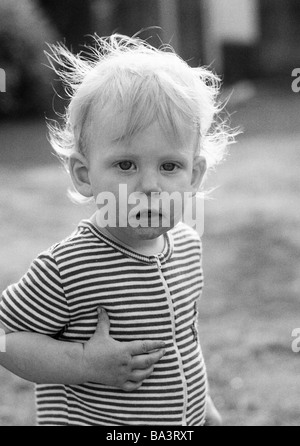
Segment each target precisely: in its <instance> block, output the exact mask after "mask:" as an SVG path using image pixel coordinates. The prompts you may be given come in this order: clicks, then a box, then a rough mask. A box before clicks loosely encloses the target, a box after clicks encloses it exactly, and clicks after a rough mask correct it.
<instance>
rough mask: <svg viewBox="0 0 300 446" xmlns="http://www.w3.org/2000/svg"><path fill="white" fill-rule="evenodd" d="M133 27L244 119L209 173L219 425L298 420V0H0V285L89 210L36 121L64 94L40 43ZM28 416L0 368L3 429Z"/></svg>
mask: <svg viewBox="0 0 300 446" xmlns="http://www.w3.org/2000/svg"><path fill="white" fill-rule="evenodd" d="M151 27H152V28H151ZM154 27H156V28H154ZM141 29H144V31H143V32H142V33H141V37H142V38H147V39H149V42H150V43H152V44H153V45H156V46H157V45H159V44H160V42H161V41H163V42H164V43H171V45H173V47H174V48H175V49H176V51H177V52H178V53H179V54H180V55H181V56H182V57H183V58H184V59H185V60H187V61H188V62H189V63H190V64H191V65H192V66H197V65H199V64H204V65H209V66H210V67H211V69H212V70H214V71H215V72H216V73H218V74H219V75H220V76H221V77H222V79H223V84H224V89H223V95H224V98H226V97H228V95H230V100H229V102H228V106H227V109H228V112H229V114H230V115H231V122H232V125H233V126H240V127H241V128H242V129H243V135H240V136H239V137H238V140H237V144H236V145H234V146H233V147H232V148H231V151H230V156H229V157H228V159H227V161H226V163H224V164H223V165H222V166H220V167H219V168H218V169H217V171H216V172H214V173H211V174H210V175H209V177H208V183H207V187H208V188H209V187H216V190H215V191H214V193H213V199H212V200H209V201H207V203H206V215H205V232H204V236H203V245H204V270H205V284H206V286H205V290H204V293H203V298H202V302H201V304H200V320H199V323H200V335H201V338H202V347H203V351H204V354H205V357H206V362H207V369H208V373H209V381H210V387H211V394H212V396H213V399H214V401H215V403H216V405H217V407H218V409H219V410H220V412H221V414H222V416H223V419H224V424H225V425H227V426H262V425H264V426H288V425H290V426H297V425H300V373H299V370H300V356H299V355H300V353H299V354H296V353H293V351H292V348H291V344H292V341H293V338H292V331H293V330H294V329H295V328H298V327H300V317H299V315H300V311H299V304H300V295H299V290H300V211H299V209H300V203H299V192H300V175H299V167H300V125H299V120H300V96H299V95H298V94H297V93H295V92H293V91H292V88H291V85H292V81H293V78H292V71H293V69H294V68H299V67H300V2H299V0H0V69H2V70H4V71H2V70H0V76H1V79H0V87H1V88H0V90H1V91H2V92H1V93H0V156H1V158H0V181H1V188H0V224H1V231H0V246H1V256H0V289H1V290H3V289H5V288H6V287H7V286H8V285H9V284H10V283H12V282H15V281H17V280H19V278H20V277H21V275H22V274H24V272H25V271H26V269H27V268H28V266H29V264H30V262H31V260H32V259H33V258H34V257H35V256H36V255H37V254H38V253H39V252H41V251H43V250H44V249H46V248H48V247H49V246H50V245H52V244H53V243H55V242H57V241H58V240H60V239H62V238H64V237H65V236H67V235H68V234H69V233H70V232H71V230H73V229H74V228H75V227H76V225H77V223H78V221H79V220H80V219H81V218H85V217H88V216H89V215H90V214H91V212H93V209H92V208H91V207H82V206H78V205H74V204H72V203H71V202H70V201H69V199H68V198H67V192H66V191H67V188H68V187H69V186H70V182H69V179H68V178H67V176H66V174H65V173H64V170H63V168H62V167H61V165H60V164H59V162H58V161H57V159H56V158H55V156H54V155H53V154H52V152H51V147H50V145H49V143H48V141H47V137H46V126H45V117H48V118H53V117H55V113H54V111H56V112H61V111H63V110H64V107H65V106H66V105H67V102H66V100H65V99H62V98H60V97H59V95H61V92H62V89H61V85H60V84H59V82H58V81H57V79H56V78H55V75H54V74H53V73H52V72H51V70H50V69H49V68H47V67H46V65H47V60H46V58H45V56H44V53H43V51H44V50H45V49H46V45H45V42H48V43H51V42H56V41H63V42H65V44H66V45H67V46H68V47H69V48H72V49H73V50H74V51H75V52H78V51H80V50H81V45H82V44H84V43H89V41H90V37H88V35H89V34H94V33H95V32H96V33H98V34H99V35H101V36H104V35H109V34H111V33H112V32H118V33H125V34H129V35H133V34H135V33H136V32H138V31H140V30H141ZM4 72H5V74H6V76H5V77H4V74H3V73H4ZM4 91H5V92H4ZM55 91H56V92H57V93H56V94H55ZM34 423H35V408H34V397H33V385H32V384H31V383H28V382H27V381H24V380H22V379H19V378H17V377H15V376H14V375H12V374H11V373H9V372H7V371H5V370H4V369H2V368H0V425H1V426H9V425H13V426H20V425H34Z"/></svg>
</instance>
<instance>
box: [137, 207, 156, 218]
mask: <svg viewBox="0 0 300 446" xmlns="http://www.w3.org/2000/svg"><path fill="white" fill-rule="evenodd" d="M162 216H163V215H162V213H161V212H157V210H149V209H145V210H142V211H139V212H138V213H137V214H136V218H141V217H143V218H145V217H148V218H155V217H162Z"/></svg>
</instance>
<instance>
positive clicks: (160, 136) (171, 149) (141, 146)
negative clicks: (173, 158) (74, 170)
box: [91, 113, 199, 155]
mask: <svg viewBox="0 0 300 446" xmlns="http://www.w3.org/2000/svg"><path fill="white" fill-rule="evenodd" d="M123 118H124V117H123V116H122V113H118V114H116V115H115V116H110V117H109V116H107V119H105V120H103V119H101V118H99V115H97V114H96V116H95V120H94V122H93V125H92V128H91V131H92V140H93V143H94V145H96V146H97V147H105V148H108V149H110V150H111V151H113V152H115V153H123V154H127V153H130V152H131V153H136V154H139V153H143V152H145V153H147V152H149V151H150V150H151V152H155V151H158V152H160V153H161V154H164V153H169V154H171V153H174V154H175V153H177V154H179V153H180V154H182V155H188V154H189V153H190V152H191V151H196V149H197V146H198V140H199V137H198V134H197V132H196V130H194V131H191V129H190V128H189V129H187V128H185V127H184V126H182V128H181V129H180V131H181V134H182V135H181V136H182V138H180V139H178V138H177V137H176V134H175V133H172V132H170V131H168V130H167V129H165V128H163V127H162V126H161V124H160V123H159V121H158V120H154V121H153V122H151V123H150V124H149V125H147V126H144V127H141V128H138V127H137V128H136V129H135V132H134V133H133V134H131V133H130V132H128V129H126V125H125V124H124V119H123Z"/></svg>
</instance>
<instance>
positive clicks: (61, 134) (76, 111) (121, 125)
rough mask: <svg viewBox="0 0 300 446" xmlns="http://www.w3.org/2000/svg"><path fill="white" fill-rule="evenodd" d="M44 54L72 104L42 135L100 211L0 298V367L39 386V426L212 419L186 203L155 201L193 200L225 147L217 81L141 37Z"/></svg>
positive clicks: (197, 255) (198, 278) (197, 256)
mask: <svg viewBox="0 0 300 446" xmlns="http://www.w3.org/2000/svg"><path fill="white" fill-rule="evenodd" d="M51 49H52V52H51V54H48V58H49V60H50V62H51V65H52V67H53V68H54V69H55V70H56V72H57V73H58V74H59V75H60V76H61V78H62V79H63V81H64V82H65V86H66V89H67V91H68V93H69V95H70V98H71V100H70V103H69V106H68V108H67V110H66V114H65V121H64V124H63V126H58V125H57V124H54V125H53V124H52V125H51V126H50V141H51V143H52V146H53V148H54V149H55V151H56V153H57V154H58V155H59V156H60V158H61V159H62V160H63V162H64V163H65V165H66V167H67V170H68V172H69V174H70V176H71V178H72V181H73V184H74V188H75V192H74V193H73V196H74V194H75V193H76V194H77V197H81V198H84V199H87V200H94V201H95V202H96V204H97V210H96V212H95V214H94V215H93V216H92V217H91V218H90V219H89V220H84V221H81V222H80V223H79V225H78V227H77V229H76V230H75V231H74V232H73V233H72V234H71V235H70V236H69V237H67V238H66V239H65V240H63V241H61V242H59V243H57V244H55V245H54V246H52V247H51V248H50V249H48V250H47V251H45V252H43V253H41V254H40V255H39V256H38V257H37V258H36V259H35V260H34V261H33V262H32V264H31V266H30V268H29V270H28V271H27V273H26V274H25V275H24V277H23V278H22V279H21V280H20V281H19V283H17V284H14V285H11V286H9V287H8V288H7V289H6V290H5V291H4V292H3V294H2V299H1V304H0V328H2V329H3V330H5V332H6V352H5V353H0V364H1V365H3V366H4V367H6V368H8V369H9V370H11V371H13V372H14V373H16V374H18V375H19V376H22V377H24V378H26V379H28V380H31V381H34V382H36V383H37V387H36V396H37V410H38V423H39V425H73V426H74V425H100V426H101V425H102V426H104V425H105V426H123V425H152V426H160V425H169V426H172V425H182V426H201V425H204V423H205V420H206V423H207V424H213V423H218V420H219V418H218V417H219V415H218V413H217V411H216V410H215V408H214V406H213V403H212V401H211V399H210V397H209V395H208V385H207V377H206V370H205V364H204V359H203V356H202V352H201V348H200V344H199V339H198V332H197V320H198V313H197V302H198V301H199V298H200V296H201V292H202V286H203V275H202V266H201V264H202V250H201V242H200V238H199V235H198V233H197V232H196V231H195V230H194V229H192V228H191V227H189V226H188V225H186V224H185V223H183V222H182V221H181V220H182V215H183V211H184V200H183V202H182V206H181V209H180V212H179V211H178V209H177V211H176V209H175V208H176V206H175V204H174V203H173V205H170V206H169V208H168V209H167V208H166V207H165V206H162V201H160V197H161V196H162V195H163V194H167V195H168V196H172V194H174V193H176V194H177V197H184V196H185V194H186V193H190V194H191V196H195V195H196V194H197V191H198V189H199V187H200V185H201V183H202V180H203V177H204V175H205V173H206V170H207V168H212V167H213V166H214V165H215V164H217V163H218V162H219V161H221V160H222V158H223V156H224V151H225V147H226V145H228V143H230V142H231V138H232V137H231V135H230V132H228V131H227V130H226V127H225V125H224V124H223V123H222V122H219V123H218V121H217V116H218V113H219V111H220V107H219V105H218V103H217V101H216V98H217V94H218V90H219V82H218V79H217V78H216V77H215V76H214V75H213V74H212V73H211V72H209V71H208V70H207V69H205V68H191V67H190V66H189V65H188V64H187V63H185V62H184V61H183V60H182V59H180V57H179V56H178V55H176V54H175V53H174V52H173V51H172V49H171V48H169V47H163V48H160V49H155V48H153V47H152V46H150V45H149V44H148V43H146V42H144V41H142V40H141V39H139V38H129V37H126V36H120V35H113V36H111V37H109V38H99V37H97V36H95V45H94V46H93V47H88V48H87V51H86V52H82V53H80V54H79V55H73V54H72V53H71V52H69V51H68V50H67V49H66V48H65V47H64V46H62V45H56V46H52V47H51ZM57 64H58V66H59V68H57ZM108 193H109V194H111V195H110V196H113V197H114V201H113V204H111V203H112V202H110V206H108V207H107V200H105V197H106V196H107V195H105V194H108ZM103 194H104V195H103ZM134 198H135V199H137V200H138V206H137V205H136V204H137V202H135V203H134ZM134 204H135V206H134ZM105 206H106V208H105ZM104 210H105V212H104ZM181 211H182V212H181ZM107 214H110V215H107ZM111 216H113V217H114V218H111ZM106 217H108V218H106ZM141 339H142V341H141Z"/></svg>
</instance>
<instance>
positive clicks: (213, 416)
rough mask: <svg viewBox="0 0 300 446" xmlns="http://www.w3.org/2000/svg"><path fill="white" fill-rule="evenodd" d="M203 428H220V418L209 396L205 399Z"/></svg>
mask: <svg viewBox="0 0 300 446" xmlns="http://www.w3.org/2000/svg"><path fill="white" fill-rule="evenodd" d="M205 426H222V417H221V415H220V414H219V412H218V410H217V409H216V407H215V405H214V403H213V401H212V399H211V397H210V396H208V397H207V403H206V421H205Z"/></svg>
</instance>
